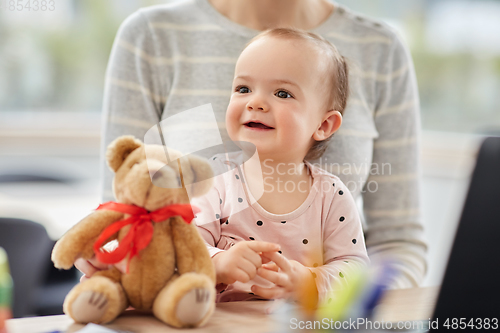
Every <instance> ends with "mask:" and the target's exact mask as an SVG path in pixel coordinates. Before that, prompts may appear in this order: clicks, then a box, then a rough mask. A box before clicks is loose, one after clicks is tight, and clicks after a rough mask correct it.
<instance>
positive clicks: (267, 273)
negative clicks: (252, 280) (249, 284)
mask: <svg viewBox="0 0 500 333" xmlns="http://www.w3.org/2000/svg"><path fill="white" fill-rule="evenodd" d="M257 274H258V275H259V276H260V277H262V278H264V279H266V280H268V281H270V282H272V283H274V284H275V285H277V286H280V287H283V288H289V287H290V286H289V285H290V279H289V278H288V275H286V274H284V273H278V272H275V271H272V270H269V269H263V268H259V269H258V270H257Z"/></svg>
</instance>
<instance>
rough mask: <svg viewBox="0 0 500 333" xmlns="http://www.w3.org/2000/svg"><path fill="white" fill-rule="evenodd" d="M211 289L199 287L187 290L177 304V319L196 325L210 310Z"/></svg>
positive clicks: (186, 323) (185, 323)
mask: <svg viewBox="0 0 500 333" xmlns="http://www.w3.org/2000/svg"><path fill="white" fill-rule="evenodd" d="M211 304H212V302H211V301H210V290H207V289H203V288H197V289H193V290H190V291H189V292H187V293H186V294H185V295H184V296H183V297H182V298H181V300H180V301H179V304H177V310H176V313H175V314H176V316H177V319H178V320H179V321H180V322H181V323H183V324H184V325H196V324H197V323H199V322H200V320H201V319H203V317H205V315H206V314H207V312H208V311H210V305H211Z"/></svg>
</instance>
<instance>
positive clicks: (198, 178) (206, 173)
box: [181, 155, 214, 197]
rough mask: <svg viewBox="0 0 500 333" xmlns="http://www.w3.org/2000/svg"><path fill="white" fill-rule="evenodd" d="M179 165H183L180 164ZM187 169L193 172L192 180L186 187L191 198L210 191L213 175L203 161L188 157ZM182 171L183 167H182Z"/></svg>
mask: <svg viewBox="0 0 500 333" xmlns="http://www.w3.org/2000/svg"><path fill="white" fill-rule="evenodd" d="M181 164H184V163H183V162H181ZM189 167H190V168H191V170H192V172H193V175H192V176H193V179H192V180H191V181H190V182H189V185H186V188H187V190H188V192H189V195H190V196H191V197H199V196H201V195H203V194H205V193H207V192H208V190H210V188H211V187H212V183H213V177H214V173H213V171H212V167H211V166H210V164H209V163H208V161H206V160H205V159H203V158H201V157H197V156H194V155H190V156H189ZM182 168H183V170H184V165H182Z"/></svg>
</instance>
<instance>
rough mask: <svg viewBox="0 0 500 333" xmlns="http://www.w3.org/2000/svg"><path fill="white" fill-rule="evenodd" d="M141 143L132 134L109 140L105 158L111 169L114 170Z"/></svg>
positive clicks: (140, 145)
mask: <svg viewBox="0 0 500 333" xmlns="http://www.w3.org/2000/svg"><path fill="white" fill-rule="evenodd" d="M142 145H143V144H142V142H141V141H140V140H137V139H136V138H134V137H133V136H132V135H124V136H120V137H119V138H117V139H115V140H114V141H113V142H111V143H110V144H109V146H108V150H107V151H106V160H107V161H108V165H109V167H110V168H111V170H113V171H114V172H116V171H117V170H118V169H119V168H120V166H121V165H122V164H123V161H125V159H126V158H127V156H128V155H130V153H131V152H133V151H134V150H136V149H137V148H139V147H142Z"/></svg>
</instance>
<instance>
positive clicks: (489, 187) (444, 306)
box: [430, 137, 500, 331]
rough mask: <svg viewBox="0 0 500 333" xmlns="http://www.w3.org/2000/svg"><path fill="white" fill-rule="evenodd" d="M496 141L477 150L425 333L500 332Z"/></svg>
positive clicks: (499, 159) (499, 157) (499, 146)
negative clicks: (455, 332)
mask: <svg viewBox="0 0 500 333" xmlns="http://www.w3.org/2000/svg"><path fill="white" fill-rule="evenodd" d="M499 321H500V137H490V138H487V139H486V140H485V141H484V142H483V144H482V145H481V149H480V151H479V155H478V158H477V163H476V167H475V169H474V172H473V175H472V179H471V183H470V185H469V191H468V194H467V199H466V201H465V205H464V208H463V211H462V216H461V218H460V223H459V225H458V228H457V231H456V234H455V241H454V243H453V247H452V249H451V253H450V257H449V260H448V265H447V267H446V271H445V274H444V278H443V281H442V284H441V290H440V292H439V296H438V299H437V303H436V307H435V309H434V314H433V319H432V321H431V323H430V330H431V331H435V330H442V331H445V330H453V329H455V330H457V329H461V330H463V329H465V330H474V331H484V330H495V329H497V330H498V329H500V322H499Z"/></svg>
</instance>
